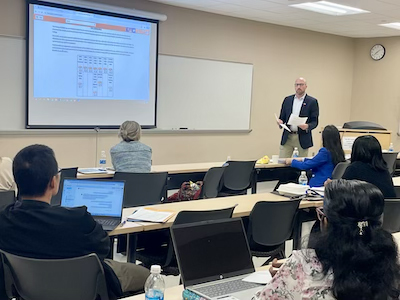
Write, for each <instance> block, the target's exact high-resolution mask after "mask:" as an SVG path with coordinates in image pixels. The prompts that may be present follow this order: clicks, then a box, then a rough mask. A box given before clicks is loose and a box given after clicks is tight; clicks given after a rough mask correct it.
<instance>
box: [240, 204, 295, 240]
mask: <svg viewBox="0 0 400 300" xmlns="http://www.w3.org/2000/svg"><path fill="white" fill-rule="evenodd" d="M300 201H301V200H300V199H295V200H291V201H260V202H257V203H256V204H255V205H254V207H253V209H252V211H251V213H250V216H249V226H248V229H247V236H248V237H249V243H251V242H252V241H254V242H255V243H257V244H260V245H263V246H276V245H280V244H282V243H284V242H285V241H286V240H288V239H289V238H290V236H291V235H292V232H293V226H294V223H295V218H296V216H297V211H298V208H299V205H300Z"/></svg>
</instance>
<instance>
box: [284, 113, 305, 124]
mask: <svg viewBox="0 0 400 300" xmlns="http://www.w3.org/2000/svg"><path fill="white" fill-rule="evenodd" d="M307 119H308V118H307V117H298V116H296V115H294V114H291V115H290V117H289V121H287V124H288V125H292V126H299V125H304V124H306V122H307Z"/></svg>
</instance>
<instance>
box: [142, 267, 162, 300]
mask: <svg viewBox="0 0 400 300" xmlns="http://www.w3.org/2000/svg"><path fill="white" fill-rule="evenodd" d="M150 273H151V274H150V276H149V277H148V278H147V280H146V283H145V284H144V292H145V295H146V296H145V298H146V300H164V290H165V282H164V278H162V276H161V274H160V273H161V267H160V266H159V265H152V266H151V268H150Z"/></svg>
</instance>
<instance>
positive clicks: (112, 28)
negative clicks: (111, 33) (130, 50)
mask: <svg viewBox="0 0 400 300" xmlns="http://www.w3.org/2000/svg"><path fill="white" fill-rule="evenodd" d="M96 28H101V29H108V30H115V31H123V32H126V27H124V26H118V25H109V24H96Z"/></svg>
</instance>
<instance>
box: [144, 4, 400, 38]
mask: <svg viewBox="0 0 400 300" xmlns="http://www.w3.org/2000/svg"><path fill="white" fill-rule="evenodd" d="M150 1H153V2H159V3H163V4H169V5H175V6H180V7H186V8H190V9H195V10H202V11H207V12H211V13H216V14H222V15H228V16H233V17H238V18H244V19H250V20H255V21H259V22H265V23H272V24H279V25H284V26H291V27H296V28H303V29H307V30H313V31H318V32H325V33H330V34H336V35H342V36H348V37H380V36H400V31H399V30H395V29H390V28H384V27H381V26H378V25H377V24H380V23H383V22H395V21H398V22H400V0H330V1H331V2H335V3H338V4H343V5H348V6H353V7H357V8H361V9H365V10H369V11H371V13H368V14H359V15H350V16H330V15H324V14H319V13H316V12H310V11H306V10H302V9H296V8H293V7H290V6H289V4H297V3H302V2H305V0H150ZM308 1H311V2H316V1H317V0H308Z"/></svg>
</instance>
